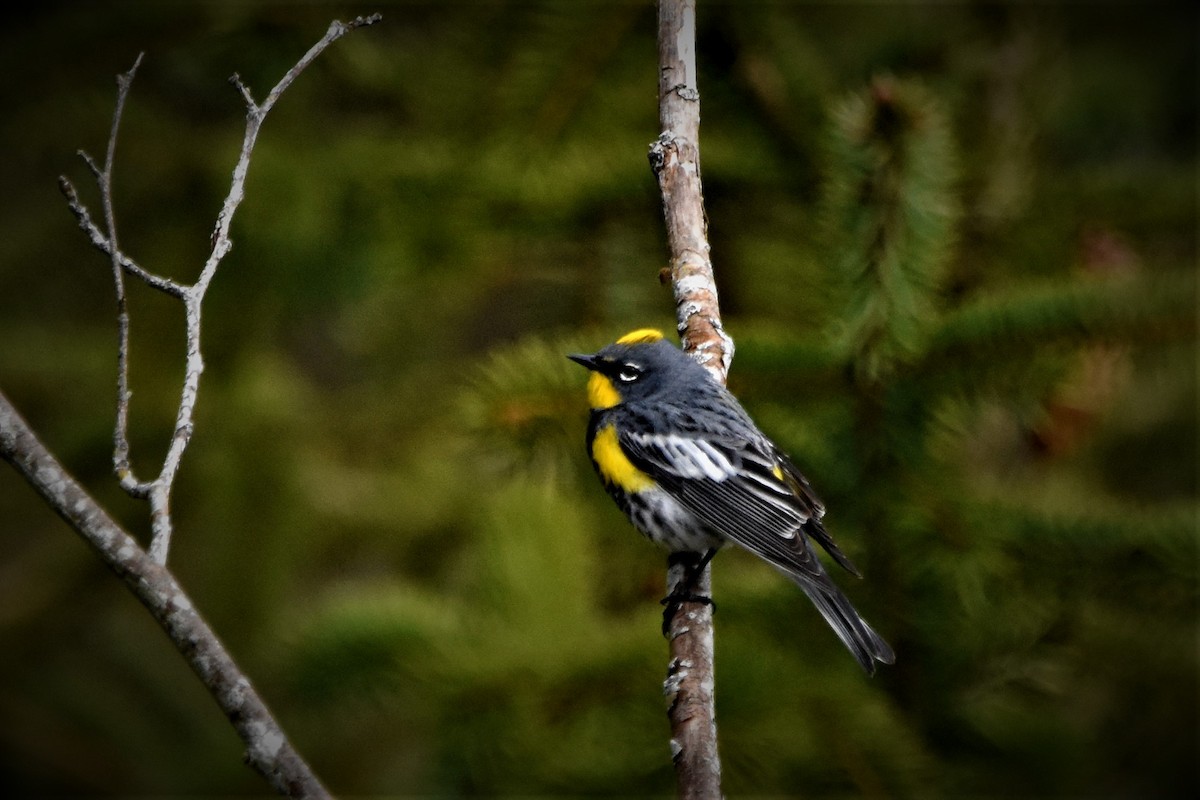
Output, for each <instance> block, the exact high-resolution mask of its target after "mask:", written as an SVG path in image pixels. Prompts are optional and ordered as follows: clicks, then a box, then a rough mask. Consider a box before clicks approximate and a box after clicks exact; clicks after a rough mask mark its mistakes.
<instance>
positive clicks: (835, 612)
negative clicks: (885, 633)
mask: <svg viewBox="0 0 1200 800" xmlns="http://www.w3.org/2000/svg"><path fill="white" fill-rule="evenodd" d="M788 577H789V578H791V579H792V580H793V581H795V582H796V584H797V585H799V586H800V588H801V589H803V590H804V593H805V594H806V595H808V598H809V599H810V600H812V602H813V605H815V606H816V607H817V610H818V611H820V612H821V616H823V617H824V618H825V621H826V622H828V623H829V627H831V628H833V632H834V633H836V634H837V635H838V638H839V639H841V640H842V644H844V645H846V648H847V649H848V650H849V651H850V652H851V653H853V654H854V657H855V658H857V659H858V663H859V664H861V665H862V668H863V669H864V670H866V671H867V674H868V675H874V674H875V662H876V661H878V662H880V663H882V664H894V663H896V654H895V653H894V652H893V651H892V648H891V647H890V646H889V645H888V643H887V642H885V641H884V640H883V637H882V636H880V635H879V634H878V633H876V632H875V630H874V629H873V628H872V627H871V626H870V625H868V624H867V621H866V620H864V619H863V618H862V617H861V616H859V614H858V611H856V610H855V608H854V606H853V605H851V603H850V598H848V597H846V595H845V594H843V593H842V590H841V589H839V588H838V587H837V586H836V585H834V583H833V581H831V580H828V578H826V580H825V581H822V582H820V583H817V582H815V581H813V580H811V579H810V578H808V577H800V576H797V575H793V574H790V573H788ZM822 577H826V576H822Z"/></svg>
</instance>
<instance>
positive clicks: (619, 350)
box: [567, 328, 704, 410]
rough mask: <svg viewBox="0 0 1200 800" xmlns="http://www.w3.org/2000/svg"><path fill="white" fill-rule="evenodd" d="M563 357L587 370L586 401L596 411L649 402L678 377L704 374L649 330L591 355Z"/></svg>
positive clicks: (632, 335)
mask: <svg viewBox="0 0 1200 800" xmlns="http://www.w3.org/2000/svg"><path fill="white" fill-rule="evenodd" d="M567 358H569V359H571V360H572V361H574V362H575V363H577V364H582V365H583V366H585V367H587V368H588V369H589V370H591V373H592V375H591V378H590V379H589V380H588V402H589V403H590V404H591V407H592V408H593V409H597V410H599V409H605V408H612V407H613V406H616V405H620V404H621V403H625V402H629V401H631V400H645V399H652V398H654V397H655V396H656V395H657V394H658V393H660V392H662V391H663V390H664V389H665V388H666V387H667V386H671V385H677V383H678V381H679V380H680V379H681V378H684V377H686V378H688V379H694V378H695V376H696V375H697V373H698V374H700V375H703V374H704V371H703V369H700V367H699V365H698V364H696V362H694V361H692V360H691V359H690V358H688V357H687V356H686V355H684V353H683V351H681V350H680V349H679V348H677V347H675V346H674V345H672V344H671V343H670V342H668V341H667V340H666V339H665V338H664V337H663V334H662V332H661V331H658V330H654V329H652V328H639V329H638V330H636V331H632V332H630V333H627V334H625V335H624V336H622V337H621V338H620V339H617V341H615V342H613V343H612V344H610V345H608V346H607V347H604V348H602V349H601V350H599V351H598V352H596V353H592V354H591V355H583V354H579V353H575V354H572V355H569V356H567Z"/></svg>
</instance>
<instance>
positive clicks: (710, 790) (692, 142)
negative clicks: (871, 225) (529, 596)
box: [649, 0, 733, 800]
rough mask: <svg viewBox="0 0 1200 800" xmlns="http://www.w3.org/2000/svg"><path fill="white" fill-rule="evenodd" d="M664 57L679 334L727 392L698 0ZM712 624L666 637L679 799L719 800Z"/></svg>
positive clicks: (653, 162) (665, 145)
mask: <svg viewBox="0 0 1200 800" xmlns="http://www.w3.org/2000/svg"><path fill="white" fill-rule="evenodd" d="M658 58H659V78H658V113H659V125H660V128H661V131H662V132H661V133H660V134H659V137H658V139H657V141H655V142H653V143H652V144H651V145H650V153H649V157H650V166H651V168H652V169H653V171H654V174H655V176H656V177H657V178H658V185H659V189H660V191H661V192H662V198H663V218H664V221H665V223H666V233H667V246H668V248H669V251H670V258H671V263H670V274H671V285H672V287H673V289H674V294H675V310H676V318H677V320H678V326H679V335H680V338H681V339H682V341H683V348H684V350H685V351H686V352H688V353H689V354H691V355H692V357H693V358H695V359H696V360H697V361H699V362H700V363H701V364H703V365H704V366H705V367H706V368H707V369H708V371H709V372H710V374H711V375H712V376H713V379H714V380H717V381H719V382H721V383H724V382H725V376H726V374H727V373H728V371H729V365H730V361H731V359H732V358H733V340H732V339H730V338H729V336H728V335H727V334H726V333H725V330H724V328H723V327H722V326H721V312H720V308H719V306H718V302H717V286H716V281H715V280H714V278H713V269H712V262H711V260H710V259H709V245H708V220H707V218H706V216H705V213H704V194H703V191H702V187H701V183H700V92H699V90H698V88H697V80H696V3H695V0H659V3H658ZM699 561H700V554H699V553H694V554H693V553H672V554H671V556H670V557H669V559H668V569H667V590H668V595H670V594H672V593H675V592H676V591H677V589H682V587H683V583H684V581H686V580H687V579H688V577H689V576H690V575H691V574H692V573H694V572H695V570H694V567H695V566H696V564H697V563H699ZM689 567H691V568H692V569H689ZM691 589H692V591H693V592H694V593H698V594H699V595H700V596H704V597H711V595H712V571H711V567H710V565H709V564H707V563H704V564H703V568H702V569H700V571H699V572H698V573H696V574H695V577H694V579H693V581H692V584H691ZM712 623H713V619H712V606H711V605H708V604H704V603H697V602H691V601H688V602H683V603H681V604H680V606H679V608H678V610H677V612H676V613H675V614H674V615H673V616H671V617H670V620H669V622H668V628H667V637H668V641H669V642H670V662H669V666H668V669H667V679H666V681H665V683H664V684H663V692H664V694H666V696H667V698H668V710H667V716H668V718H669V719H670V722H671V755H672V759H673V761H674V763H675V775H676V780H677V784H678V793H679V797H681V798H687V800H713V798H719V797H721V761H720V757H719V755H718V753H717V723H716V710H715V707H714V701H713V696H714V677H713V624H712Z"/></svg>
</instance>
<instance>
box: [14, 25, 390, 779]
mask: <svg viewBox="0 0 1200 800" xmlns="http://www.w3.org/2000/svg"><path fill="white" fill-rule="evenodd" d="M379 19H380V15H378V14H374V15H372V16H370V17H365V18H364V17H358V18H357V19H355V20H353V21H352V22H350V23H346V24H343V23H341V22H337V21H335V22H333V23H332V24H331V25H330V26H329V30H328V31H327V32H326V34H325V36H324V37H323V38H322V39H321V40H320V41H318V42H317V43H316V44H315V45H313V46H312V47H311V48H310V49H309V51H308V52H307V53H305V54H304V56H303V57H302V58H301V59H300V61H298V62H297V63H296V65H295V66H294V67H292V68H291V69H290V70H288V72H287V73H286V74H285V75H284V76H283V78H282V79H281V80H280V81H279V83H278V84H276V86H275V87H274V88H273V89H272V90H271V92H270V93H269V94H268V96H267V99H266V101H265V102H264V103H262V104H261V105H258V104H256V103H255V102H254V100H253V98H252V97H251V95H250V91H249V89H248V88H247V87H246V86H245V85H244V84H242V82H241V80H240V79H238V78H237V76H236V75H235V76H234V78H233V82H234V84H235V85H236V87H237V88H238V90H239V91H240V92H241V95H242V97H243V99H244V100H245V102H246V106H247V115H246V133H245V136H244V138H243V142H242V149H241V153H240V155H239V157H238V161H237V164H236V165H235V167H234V171H233V180H232V184H231V186H230V190H229V194H228V195H227V196H226V198H225V201H224V203H223V205H222V207H221V211H220V213H219V214H218V216H217V222H216V225H215V227H214V230H213V236H212V250H211V252H210V254H209V257H208V259H207V260H206V262H205V264H204V267H203V269H202V270H201V272H200V276H199V277H198V278H197V280H196V282H195V283H193V284H190V285H187V284H182V283H178V282H176V281H174V280H171V279H169V278H165V277H162V276H159V275H155V274H154V273H152V272H150V271H149V270H146V269H144V268H143V267H141V266H140V265H138V264H137V263H136V262H135V261H134V260H133V259H132V258H130V257H129V256H128V255H126V254H125V253H124V252H122V250H121V248H120V245H119V243H118V241H117V221H116V212H115V206H114V203H113V191H112V175H113V166H114V162H115V157H116V148H117V138H118V132H119V130H120V125H121V117H122V114H123V112H124V108H125V101H126V99H127V98H128V95H129V91H130V88H131V86H132V84H133V79H134V76H135V75H136V73H137V69H138V67H139V66H140V65H141V63H142V56H141V55H139V56H138V57H137V59H136V60H135V61H134V64H133V66H132V67H131V68H130V69H129V71H128V72H126V73H124V74H122V75H120V76H118V78H117V101H116V107H115V110H114V112H113V119H112V128H111V131H110V133H109V137H108V145H107V148H106V151H105V158H104V164H103V166H101V165H99V164H97V162H96V161H95V160H94V159H93V158H92V157H91V156H89V155H88V154H86V153H83V152H81V153H80V156H81V157H82V159H83V161H84V163H85V164H86V165H87V167H88V169H89V170H90V171H91V173H92V176H93V177H94V178H95V180H96V184H97V186H98V188H99V191H100V200H101V204H102V206H103V215H104V223H103V225H104V227H103V229H101V227H100V226H98V225H97V224H96V223H94V222H93V221H92V217H91V214H90V212H89V211H88V210H87V208H86V207H85V206H84V205H83V204H82V203H81V202H80V200H79V195H78V193H77V192H76V191H75V187H74V186H73V185H72V184H71V182H70V181H68V180H67V179H66V178H65V177H63V178H59V186H60V188H61V189H62V191H63V194H64V195H65V196H66V198H67V204H68V207H69V208H70V210H71V213H72V214H74V216H75V219H76V221H77V222H78V223H79V226H80V228H81V229H82V230H83V231H84V233H85V234H86V235H87V236H88V239H89V241H90V242H91V243H92V245H93V246H95V247H96V248H97V249H98V250H100V251H101V252H103V253H105V254H106V255H107V256H108V257H109V263H110V265H111V267H112V275H113V284H114V288H115V293H116V303H117V334H118V338H117V411H116V423H115V425H114V431H113V467H114V472H115V473H116V475H117V479H118V481H119V482H120V485H121V487H122V488H123V489H125V491H126V492H128V493H129V494H130V495H132V496H134V497H138V498H142V499H146V500H148V502H149V505H150V521H151V530H152V539H151V544H150V548H149V551H146V550H143V549H142V548H141V546H139V544H138V543H137V541H136V540H134V539H133V537H131V536H130V535H129V534H128V533H127V532H125V531H124V530H123V529H122V528H121V527H120V526H119V525H117V523H116V522H114V521H113V520H112V518H111V517H109V516H108V514H107V513H105V511H104V510H103V509H102V508H101V507H100V506H99V505H97V504H96V502H95V501H94V500H93V499H92V498H91V497H90V496H89V495H88V494H87V492H86V491H85V490H84V489H83V488H82V487H81V486H80V485H79V484H78V483H77V482H76V481H75V480H74V479H73V478H72V477H71V476H70V475H69V474H68V473H67V472H66V471H65V470H64V469H63V467H62V466H61V465H60V464H59V463H58V462H57V461H56V460H55V459H54V457H53V456H52V455H51V454H50V453H49V451H47V450H46V448H45V447H44V446H43V445H42V443H41V442H40V441H38V439H37V437H36V436H35V435H34V433H33V432H32V430H30V428H29V426H28V425H27V424H26V422H25V420H24V419H22V418H21V416H20V414H19V413H18V412H17V410H16V409H15V408H14V407H13V406H12V404H11V403H9V401H8V399H7V398H6V397H4V395H3V394H2V393H0V458H3V459H4V460H5V461H8V462H9V463H11V464H12V465H13V466H14V467H15V468H16V469H17V471H18V472H20V473H21V475H23V476H24V477H25V479H26V481H28V482H29V484H30V485H31V486H33V487H34V488H35V489H36V490H37V491H38V492H39V493H40V494H41V495H42V497H43V498H44V499H45V500H46V502H47V503H48V504H49V505H50V507H51V508H53V509H54V510H55V511H56V512H57V513H58V514H59V516H61V517H62V518H63V519H64V520H65V521H66V522H67V524H69V525H70V526H71V527H72V528H74V529H75V531H76V532H77V533H79V534H80V535H81V536H82V537H83V538H84V539H85V540H86V541H87V542H88V544H90V545H91V546H92V548H93V549H94V550H95V551H96V553H97V554H98V555H99V556H100V558H101V560H103V561H104V563H105V564H106V565H107V566H108V567H109V569H111V570H112V571H113V572H115V573H116V574H117V575H118V576H119V577H120V578H121V579H122V580H123V581H124V582H125V584H126V585H127V586H128V587H129V589H130V591H132V592H133V593H134V595H135V596H137V598H138V599H139V600H140V601H141V602H142V604H143V605H144V606H146V608H147V609H148V610H149V611H150V613H151V615H153V617H154V618H155V620H157V621H158V623H159V625H161V626H162V628H163V630H164V631H166V633H167V636H168V637H170V639H171V641H172V642H173V643H174V645H175V647H176V648H177V649H178V650H179V652H180V653H181V654H182V655H183V657H184V658H185V659H186V660H187V662H188V664H189V665H190V666H191V668H192V670H193V671H194V672H195V673H196V675H197V676H198V677H199V678H200V680H201V681H202V682H203V683H204V685H205V686H206V687H207V688H208V691H209V692H210V693H211V694H212V696H213V698H214V699H215V700H216V701H217V704H218V705H219V706H220V707H221V710H222V711H224V712H225V715H226V717H228V719H229V721H230V722H231V723H232V724H233V726H234V728H235V729H236V730H237V732H238V734H239V735H240V736H241V737H242V740H243V741H244V742H245V743H246V760H247V762H248V763H249V764H250V765H251V766H252V767H253V768H254V769H255V770H256V771H258V772H259V773H260V774H261V775H262V776H263V777H264V778H266V779H267V781H268V782H269V783H270V784H271V786H272V787H274V788H275V789H276V791H278V792H280V793H282V794H287V795H290V796H294V797H328V796H329V795H328V792H327V791H326V790H325V788H324V787H323V786H322V785H321V783H320V781H319V780H318V779H317V777H316V776H315V775H314V774H313V772H312V771H311V770H310V769H309V767H308V765H307V764H305V762H304V760H303V759H302V758H301V757H300V755H299V754H298V753H296V752H295V750H293V749H292V746H291V744H290V743H289V742H288V740H287V737H286V736H284V733H283V731H282V729H281V728H280V727H279V725H278V724H277V723H276V722H275V720H274V718H273V717H272V716H271V713H270V711H269V710H268V709H267V707H266V705H265V704H264V703H263V701H262V700H261V698H259V696H258V694H257V693H256V692H255V691H254V688H253V687H252V686H251V685H250V682H249V680H247V679H246V677H245V676H244V675H243V674H242V672H241V671H240V670H239V669H238V666H237V664H235V663H234V661H233V659H232V658H231V657H230V656H229V653H228V652H227V651H226V650H225V648H224V646H223V645H222V644H221V642H220V641H219V640H218V639H217V637H216V634H214V633H213V631H212V630H211V629H210V628H209V627H208V625H207V624H206V623H205V622H204V620H203V618H202V617H201V616H200V615H199V613H198V612H197V611H196V609H195V607H194V606H193V605H192V602H191V600H190V599H189V598H188V597H187V595H186V594H185V593H184V592H183V589H182V588H180V586H179V584H178V583H177V582H176V580H175V578H174V576H173V575H172V574H171V572H170V571H169V570H167V568H166V567H165V563H166V560H167V551H168V549H169V546H170V537H171V512H170V495H171V488H172V486H173V485H174V481H175V476H176V474H177V473H178V470H179V464H180V460H181V459H182V457H183V453H184V451H185V450H186V448H187V445H188V442H189V440H190V439H191V435H192V428H193V422H192V419H193V412H194V409H195V404H196V395H197V391H198V389H199V383H200V374H201V372H203V370H204V362H203V359H202V357H201V354H200V319H201V303H202V302H203V299H204V295H205V292H206V291H207V290H208V287H209V285H210V283H211V282H212V279H213V276H214V275H215V274H216V270H217V266H218V264H219V263H220V261H221V259H223V258H224V257H225V256H226V255H227V254H228V253H229V251H230V249H231V248H232V242H231V240H230V238H229V227H230V223H231V222H232V219H233V215H234V213H235V211H236V210H237V207H238V205H239V204H240V203H241V201H242V198H243V197H244V194H245V180H246V173H247V170H248V168H249V164H250V156H251V153H252V151H253V149H254V143H255V140H256V139H257V136H258V131H259V129H260V127H261V126H262V122H263V120H264V119H265V117H266V115H267V112H268V111H270V109H271V108H272V107H273V106H274V104H275V102H276V101H277V100H278V99H279V97H280V95H281V94H282V92H283V91H284V90H285V89H286V88H287V87H288V86H290V85H291V83H292V82H293V81H294V80H295V79H296V77H297V76H298V75H299V74H300V72H301V71H302V70H303V69H304V68H305V67H306V66H308V64H310V63H312V61H313V60H314V59H315V58H316V57H317V56H318V55H320V54H321V53H322V52H323V51H324V50H325V48H326V47H328V46H329V45H330V44H332V43H333V42H335V41H337V40H338V39H339V38H341V37H342V36H343V35H345V34H346V33H348V32H350V31H352V30H354V29H355V28H358V27H362V26H364V25H371V24H374V23H375V22H377V21H379ZM127 276H132V277H134V278H136V279H137V280H140V281H141V282H143V283H145V284H146V285H148V286H150V287H151V288H152V289H156V290H158V291H161V292H163V293H165V294H167V295H169V296H171V297H174V298H176V299H178V300H179V301H181V302H182V303H183V306H184V316H185V325H186V337H187V344H186V351H187V355H186V366H185V370H184V372H185V375H184V383H183V389H182V391H181V393H180V400H179V408H178V411H177V413H176V418H175V428H174V431H173V433H172V436H171V441H170V445H169V447H168V450H167V454H166V457H165V458H164V460H163V464H162V468H161V470H160V471H159V474H158V476H157V477H155V478H154V479H153V480H150V481H141V480H138V478H137V477H136V476H135V475H134V473H133V470H132V468H131V466H130V455H129V439H128V424H129V401H130V394H131V393H130V390H129V338H130V336H129V328H130V319H129V312H128V307H127V303H126V286H125V278H126V277H127Z"/></svg>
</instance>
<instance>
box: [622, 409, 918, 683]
mask: <svg viewBox="0 0 1200 800" xmlns="http://www.w3.org/2000/svg"><path fill="white" fill-rule="evenodd" d="M618 429H619V430H620V431H621V433H620V434H619V437H618V440H619V442H620V444H621V449H622V450H623V451H624V452H625V454H626V455H627V456H628V457H629V459H630V461H632V462H633V463H634V464H635V465H636V466H637V467H638V468H639V469H641V470H642V471H643V472H646V473H647V474H649V475H650V476H651V477H653V478H654V479H655V480H656V481H657V482H658V483H659V485H660V486H662V487H663V489H665V490H666V491H667V492H668V493H669V494H671V495H672V496H673V497H674V498H675V499H676V500H678V501H679V502H680V503H681V504H682V505H683V506H684V507H685V508H687V509H688V510H689V511H690V512H692V513H693V514H694V515H695V516H696V517H697V518H698V519H700V520H701V521H702V522H703V523H704V524H705V525H707V526H709V527H710V528H712V529H713V530H715V531H717V532H719V533H721V534H724V535H725V536H726V537H727V538H729V539H730V540H732V541H734V542H736V543H737V544H739V545H741V546H742V547H744V548H746V549H747V550H749V551H751V552H752V553H754V554H756V555H758V556H759V557H761V558H763V559H765V560H766V561H768V562H770V563H771V564H773V565H774V566H775V567H777V568H778V569H780V570H781V571H783V572H784V573H785V574H786V575H787V576H788V577H789V578H791V579H792V580H793V581H794V582H795V583H796V584H797V585H799V586H800V588H801V589H803V590H804V592H805V594H807V595H808V597H809V599H810V600H812V602H813V604H814V605H816V607H817V610H818V611H820V612H821V616H823V617H824V618H825V620H826V621H827V622H828V623H829V625H830V627H832V628H833V630H834V632H835V633H837V635H838V637H839V638H840V639H841V640H842V642H843V643H844V644H845V645H846V647H847V648H848V649H849V650H850V651H851V652H852V653H853V654H854V656H855V657H856V658H857V659H858V661H859V663H860V664H861V665H862V666H863V668H864V669H865V670H866V671H867V672H869V673H874V671H875V663H874V662H875V661H882V662H884V663H888V664H890V663H892V662H893V661H895V655H894V654H893V653H892V649H891V648H890V647H889V646H888V645H887V643H886V642H884V641H883V639H882V638H880V636H879V635H878V634H877V633H875V631H874V630H872V629H871V626H870V625H868V624H867V623H866V621H865V620H863V619H862V617H861V616H859V614H858V612H857V611H856V610H855V609H854V606H853V605H852V604H851V603H850V600H849V599H848V598H847V597H846V595H845V594H843V593H842V591H841V590H840V589H839V588H838V587H837V585H836V584H834V582H833V580H832V579H831V578H830V577H829V575H828V573H826V572H825V568H824V566H823V565H822V564H821V561H820V559H819V558H818V557H817V554H816V551H815V549H814V548H813V546H812V543H811V541H810V539H811V540H814V541H816V542H819V543H820V544H821V545H822V546H823V547H824V548H825V549H826V551H828V552H829V554H830V556H832V557H833V558H834V559H835V560H836V561H837V562H838V563H839V564H840V565H841V566H843V567H845V568H846V569H848V570H849V571H851V572H853V573H854V574H856V575H857V574H859V573H858V570H857V569H856V568H855V567H854V565H853V564H852V563H851V562H850V559H848V558H847V557H846V555H845V554H844V553H842V551H841V550H840V549H839V548H838V546H837V545H836V544H835V543H834V541H833V539H832V538H831V537H830V536H829V534H828V533H827V532H826V530H825V527H824V525H822V524H821V516H822V515H823V514H824V511H825V509H824V507H823V506H822V505H821V502H820V500H818V499H817V497H816V495H815V494H814V493H813V491H812V487H811V486H809V484H808V481H807V480H805V478H804V476H803V475H802V474H801V473H800V471H799V470H797V469H796V467H795V466H794V465H793V464H792V463H791V461H790V460H788V459H787V457H786V456H784V455H783V454H782V453H780V452H779V451H778V450H777V449H776V448H775V447H774V445H772V444H771V443H770V442H768V441H766V440H765V439H761V438H759V437H754V436H750V437H748V438H746V439H744V440H734V439H731V438H720V437H715V436H712V435H704V434H703V433H699V432H696V433H693V432H690V431H689V432H685V433H670V434H663V433H653V432H650V431H647V430H638V429H637V427H636V426H619V428H618Z"/></svg>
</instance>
